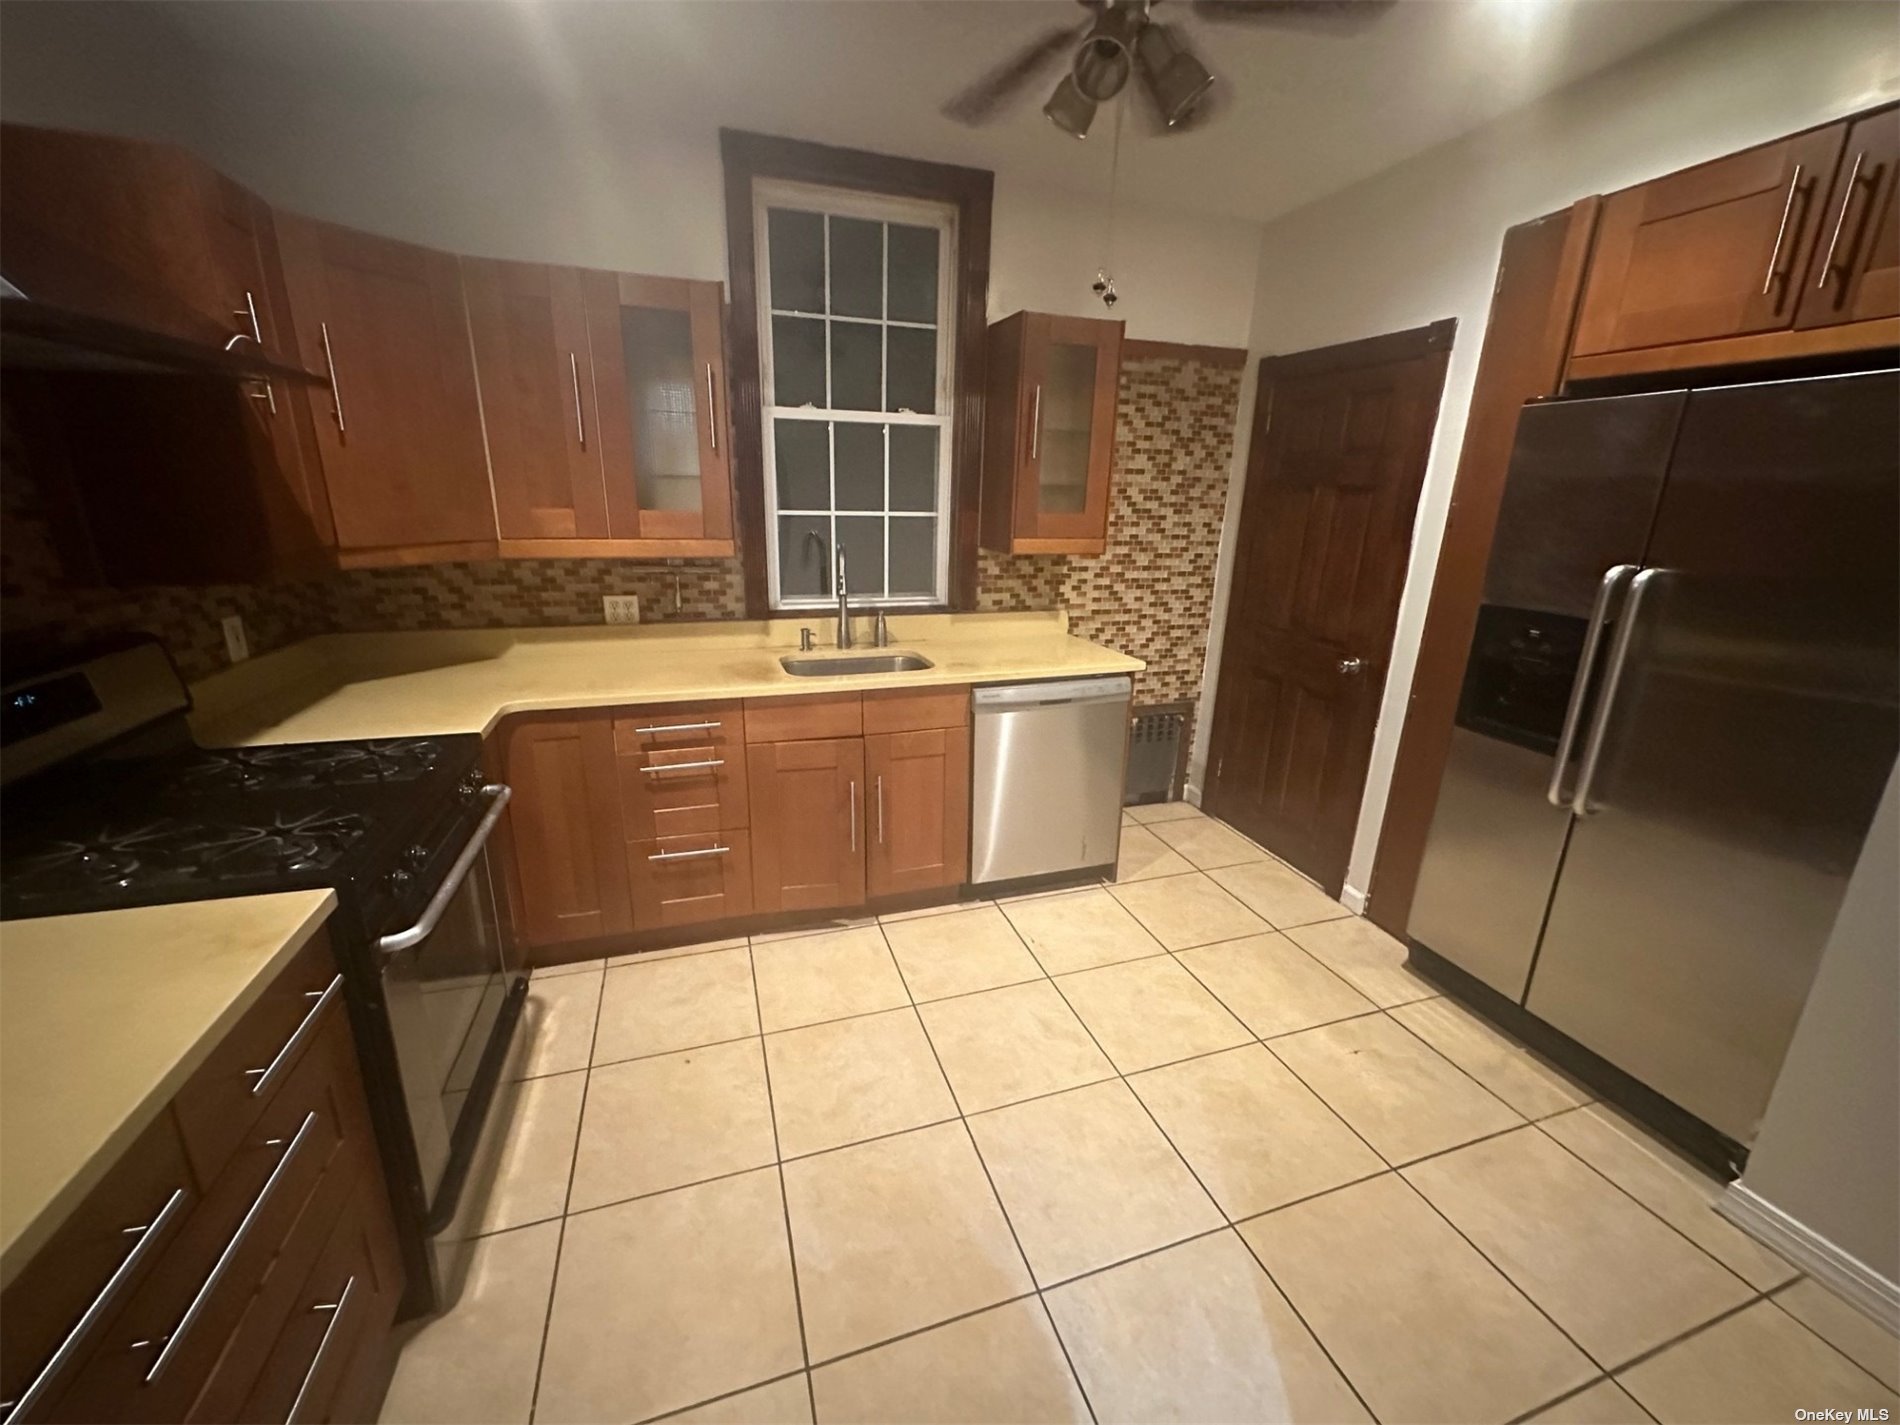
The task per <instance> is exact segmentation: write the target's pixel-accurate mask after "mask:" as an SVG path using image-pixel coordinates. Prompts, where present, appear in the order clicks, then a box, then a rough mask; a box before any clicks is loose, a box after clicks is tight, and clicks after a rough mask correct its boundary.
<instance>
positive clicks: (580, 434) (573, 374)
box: [567, 351, 587, 450]
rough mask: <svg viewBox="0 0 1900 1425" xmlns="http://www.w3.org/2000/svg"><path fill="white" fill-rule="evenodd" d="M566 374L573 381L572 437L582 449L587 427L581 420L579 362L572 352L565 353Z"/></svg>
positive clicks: (585, 443)
mask: <svg viewBox="0 0 1900 1425" xmlns="http://www.w3.org/2000/svg"><path fill="white" fill-rule="evenodd" d="M567 374H568V376H569V378H570V379H571V380H572V381H573V382H574V439H575V440H576V441H577V442H578V443H579V444H580V447H581V449H582V450H585V449H586V448H587V427H586V425H585V424H583V423H582V421H581V363H580V358H579V357H577V356H576V355H574V353H573V352H571V351H570V352H569V353H568V354H567Z"/></svg>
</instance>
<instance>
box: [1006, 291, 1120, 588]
mask: <svg viewBox="0 0 1900 1425" xmlns="http://www.w3.org/2000/svg"><path fill="white" fill-rule="evenodd" d="M1121 350H1122V323H1120V322H1110V321H1098V320H1093V319H1090V318H1085V317H1053V316H1048V315H1046V314H1044V313H1042V312H1018V313H1016V314H1015V315H1014V316H1012V317H1006V318H1004V319H1003V320H1002V321H1000V322H997V323H995V324H994V325H993V326H991V328H990V332H989V378H988V389H987V391H986V393H985V411H984V418H983V420H984V429H983V515H982V534H983V544H984V545H985V546H986V547H987V548H990V549H995V550H1001V551H1004V552H1006V553H1015V554H1100V553H1102V552H1103V551H1104V550H1105V549H1106V548H1107V547H1108V495H1109V478H1110V471H1111V470H1112V468H1113V462H1114V455H1115V404H1116V388H1117V383H1118V382H1119V381H1120V379H1121Z"/></svg>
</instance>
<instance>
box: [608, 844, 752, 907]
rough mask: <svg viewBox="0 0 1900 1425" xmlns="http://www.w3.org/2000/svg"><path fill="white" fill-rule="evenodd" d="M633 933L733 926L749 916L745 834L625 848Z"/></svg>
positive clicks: (749, 857) (749, 864)
mask: <svg viewBox="0 0 1900 1425" xmlns="http://www.w3.org/2000/svg"><path fill="white" fill-rule="evenodd" d="M627 879H628V881H629V882H630V883H631V884H632V886H633V928H634V929H635V930H657V929H660V928H662V927H664V926H668V925H697V924H699V923H701V922H703V921H709V920H732V919H734V918H735V917H738V916H742V915H747V914H749V913H750V912H751V910H752V849H751V837H750V835H749V834H748V833H747V832H745V831H744V830H728V831H716V832H710V833H707V834H704V835H699V836H666V837H660V838H656V839H653V840H647V841H629V842H628V843H627Z"/></svg>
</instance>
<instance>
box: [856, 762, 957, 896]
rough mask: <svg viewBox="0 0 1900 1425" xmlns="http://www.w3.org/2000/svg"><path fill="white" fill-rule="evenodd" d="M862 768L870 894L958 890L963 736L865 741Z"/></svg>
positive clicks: (867, 871) (885, 894) (867, 872)
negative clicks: (867, 794)
mask: <svg viewBox="0 0 1900 1425" xmlns="http://www.w3.org/2000/svg"><path fill="white" fill-rule="evenodd" d="M864 763H865V766H864V770H865V774H866V775H867V776H868V777H869V778H870V782H871V804H870V821H871V827H870V837H869V851H868V855H867V858H866V874H867V881H868V884H869V889H870V893H871V894H872V895H874V896H888V895H896V894H898V893H900V892H904V891H928V890H935V889H937V888H939V887H942V886H960V885H962V884H963V881H964V878H965V876H966V875H967V874H968V872H969V865H970V730H969V729H968V728H967V727H946V728H933V729H931V730H929V731H926V732H887V733H880V734H877V735H876V736H872V737H867V738H865V739H864Z"/></svg>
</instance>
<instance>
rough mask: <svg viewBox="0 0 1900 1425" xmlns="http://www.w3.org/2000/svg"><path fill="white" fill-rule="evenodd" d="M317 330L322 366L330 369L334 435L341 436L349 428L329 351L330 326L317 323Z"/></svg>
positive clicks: (333, 356)
mask: <svg viewBox="0 0 1900 1425" xmlns="http://www.w3.org/2000/svg"><path fill="white" fill-rule="evenodd" d="M317 330H318V331H320V332H322V333H323V364H324V365H325V366H327V367H329V368H330V405H331V406H332V407H334V408H335V411H336V433H337V434H338V435H342V434H343V432H344V431H346V430H348V429H349V427H348V426H346V425H344V423H343V388H342V387H341V386H339V385H338V384H337V380H336V353H335V352H333V351H332V350H330V324H329V323H328V322H318V323H317Z"/></svg>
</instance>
